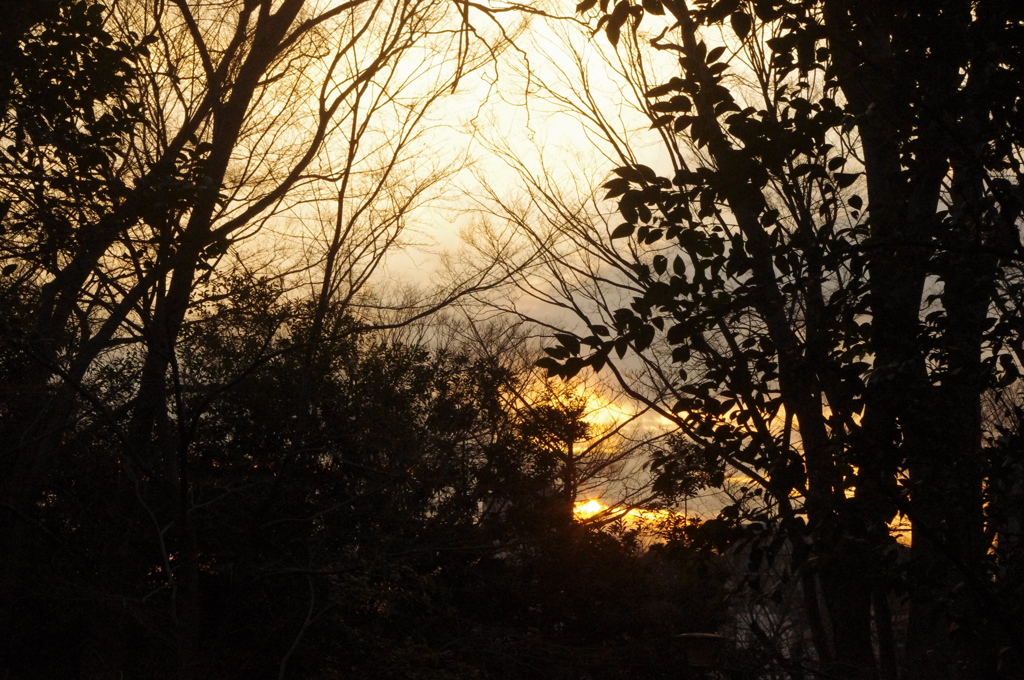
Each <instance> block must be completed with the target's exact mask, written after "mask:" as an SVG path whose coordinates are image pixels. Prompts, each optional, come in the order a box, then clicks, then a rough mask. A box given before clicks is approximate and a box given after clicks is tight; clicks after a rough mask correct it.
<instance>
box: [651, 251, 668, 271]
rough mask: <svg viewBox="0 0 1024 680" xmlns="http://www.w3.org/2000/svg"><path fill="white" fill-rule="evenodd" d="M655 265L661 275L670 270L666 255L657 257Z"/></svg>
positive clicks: (655, 257) (655, 269)
mask: <svg viewBox="0 0 1024 680" xmlns="http://www.w3.org/2000/svg"><path fill="white" fill-rule="evenodd" d="M653 264H654V271H655V272H657V273H658V274H659V275H660V274H664V273H665V270H666V269H668V258H667V257H665V256H664V255H655V256H654V262H653Z"/></svg>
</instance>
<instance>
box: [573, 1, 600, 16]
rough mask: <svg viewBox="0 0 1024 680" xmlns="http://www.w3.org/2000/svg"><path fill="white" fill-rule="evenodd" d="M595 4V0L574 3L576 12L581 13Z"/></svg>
mask: <svg viewBox="0 0 1024 680" xmlns="http://www.w3.org/2000/svg"><path fill="white" fill-rule="evenodd" d="M596 6H597V0H583V2H581V3H580V4H578V5H576V13H577V14H583V13H584V12H587V11H589V10H591V9H593V8H594V7H596Z"/></svg>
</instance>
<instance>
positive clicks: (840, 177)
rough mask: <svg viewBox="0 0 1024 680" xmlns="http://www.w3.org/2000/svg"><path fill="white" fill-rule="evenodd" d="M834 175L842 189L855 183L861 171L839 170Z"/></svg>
mask: <svg viewBox="0 0 1024 680" xmlns="http://www.w3.org/2000/svg"><path fill="white" fill-rule="evenodd" d="M833 176H834V177H835V180H836V185H837V186H838V187H839V188H840V189H845V188H846V187H848V186H850V185H851V184H853V183H854V182H856V181H857V178H858V177H860V173H859V172H837V173H836V174H835V175H833Z"/></svg>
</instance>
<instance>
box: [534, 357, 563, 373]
mask: <svg viewBox="0 0 1024 680" xmlns="http://www.w3.org/2000/svg"><path fill="white" fill-rule="evenodd" d="M533 365H534V366H536V367H537V368H544V369H547V372H548V375H549V376H552V375H558V373H559V372H560V371H561V370H562V365H561V364H560V363H558V362H557V361H555V360H554V359H552V358H551V357H541V358H540V359H537V361H535V362H533Z"/></svg>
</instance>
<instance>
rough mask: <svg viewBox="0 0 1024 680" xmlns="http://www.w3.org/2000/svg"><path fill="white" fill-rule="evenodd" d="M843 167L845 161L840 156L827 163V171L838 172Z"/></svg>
mask: <svg viewBox="0 0 1024 680" xmlns="http://www.w3.org/2000/svg"><path fill="white" fill-rule="evenodd" d="M844 165H846V159H845V158H843V157H842V156H837V157H835V158H833V159H831V160H830V161H829V162H828V171H829V172H834V171H835V170H838V169H839V168H841V167H843V166H844Z"/></svg>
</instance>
